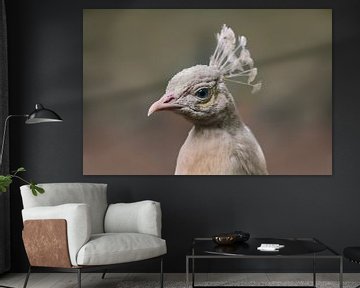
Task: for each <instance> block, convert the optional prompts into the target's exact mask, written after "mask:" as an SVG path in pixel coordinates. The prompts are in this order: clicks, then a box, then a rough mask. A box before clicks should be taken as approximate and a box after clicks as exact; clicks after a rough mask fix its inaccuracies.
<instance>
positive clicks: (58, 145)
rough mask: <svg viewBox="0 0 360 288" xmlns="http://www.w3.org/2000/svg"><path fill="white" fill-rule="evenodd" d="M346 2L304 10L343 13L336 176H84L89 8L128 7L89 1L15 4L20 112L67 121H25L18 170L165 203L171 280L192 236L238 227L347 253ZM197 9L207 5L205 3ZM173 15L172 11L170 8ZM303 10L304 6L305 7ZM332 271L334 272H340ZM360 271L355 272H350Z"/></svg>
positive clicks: (15, 93) (352, 32) (350, 45)
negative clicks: (85, 14)
mask: <svg viewBox="0 0 360 288" xmlns="http://www.w3.org/2000/svg"><path fill="white" fill-rule="evenodd" d="M121 2H122V3H123V4H122V5H125V4H124V3H128V4H127V5H126V7H128V8H129V7H144V6H142V5H141V2H145V1H138V2H135V3H136V4H130V3H131V2H130V1H124V2H123V1H121ZM163 2H164V3H165V1H163ZM248 2H250V1H246V2H241V7H249V8H257V7H273V8H277V7H292V6H294V5H292V6H291V5H290V4H291V2H294V1H251V4H250V3H248ZM269 2H270V3H269ZM287 2H288V3H287ZM340 2H341V1H336V2H334V1H311V3H310V2H309V3H306V5H305V2H304V4H303V6H304V7H310V6H311V7H313V8H318V7H320V8H333V9H334V13H333V15H334V46H333V47H334V75H333V78H334V82H333V83H334V84H333V88H334V90H333V91H334V93H333V104H334V108H333V147H334V148H333V149H334V160H333V164H334V175H333V176H329V177H328V176H291V177H289V176H288V177H281V176H270V177H173V176H166V177H160V176H159V177H154V176H83V175H82V149H83V148H82V119H83V118H82V9H83V8H117V7H121V6H120V5H121V4H119V3H120V2H119V1H100V0H99V1H86V3H85V1H80V0H76V1H74V0H73V1H63V0H56V1H55V0H54V1H45V0H32V1H18V0H11V1H7V4H8V21H9V31H8V33H9V57H10V59H9V77H10V111H11V112H12V113H24V112H27V111H29V110H31V109H32V105H33V104H34V103H38V102H40V103H43V104H46V105H47V106H49V107H52V108H53V109H55V110H56V111H57V112H58V113H59V114H60V115H61V116H62V117H63V118H64V119H65V122H64V123H63V124H60V125H51V126H47V125H46V124H44V125H35V126H28V127H26V128H25V127H24V124H23V123H22V121H20V120H19V121H18V120H15V121H13V122H12V125H11V135H10V136H11V166H12V168H13V169H15V168H16V167H18V166H19V165H23V166H25V167H26V168H27V169H28V170H29V171H31V172H28V174H27V177H29V178H32V179H36V181H38V182H75V181H82V182H106V183H108V184H109V201H110V202H119V201H125V202H130V201H137V200H142V199H154V200H157V201H160V202H161V204H162V209H163V236H164V237H165V238H166V240H167V243H168V251H169V253H168V257H167V260H166V264H165V270H166V271H168V272H170V271H171V272H180V271H184V269H185V265H184V264H185V257H184V255H185V253H186V252H187V251H188V248H189V245H190V243H191V239H192V237H195V236H208V235H212V234H214V233H216V232H219V231H228V230H233V229H243V230H246V231H249V232H251V234H252V235H254V236H269V235H270V236H274V237H294V236H301V237H307V236H314V237H317V238H319V239H321V240H323V241H324V242H326V243H327V244H329V245H330V246H332V247H334V248H335V249H337V250H339V251H341V250H342V248H343V247H344V246H349V245H360V229H359V227H360V226H359V219H360V217H359V216H360V212H359V203H360V195H359V190H358V186H359V183H360V177H359V168H358V167H359V164H358V163H359V161H360V155H359V136H360V129H359V126H358V125H359V123H360V113H359V112H358V110H359V108H358V105H357V104H358V103H359V97H360V96H359V95H358V94H359V93H358V87H357V85H356V84H357V81H358V75H359V72H358V69H359V55H358V53H359V51H360V49H359V43H358V42H359V28H358V27H360V20H359V19H360V18H359V17H358V12H359V3H357V2H356V1H347V2H346V4H340ZM157 3H158V6H160V7H162V6H163V5H161V2H159V1H157ZM204 3H206V5H208V6H212V7H216V6H220V7H239V5H240V4H236V3H238V1H232V2H230V1H229V2H227V3H228V4H224V3H222V4H219V3H220V2H219V3H217V2H216V1H204ZM212 3H213V4H212ZM192 5H193V6H197V7H201V3H200V1H196V2H195V4H192ZM271 5H272V6H271ZM167 7H172V5H169V4H167ZM297 7H302V6H301V5H300V4H297ZM356 10H357V11H356ZM304 21H306V19H304ZM11 192H12V194H11V213H12V270H13V271H24V269H25V267H26V265H27V260H26V256H25V254H24V250H23V245H22V241H21V229H22V226H21V223H22V222H21V208H22V204H21V199H20V195H19V193H18V190H17V184H16V183H15V185H13V186H12V191H11ZM226 263H229V262H226ZM155 264H156V263H148V264H136V265H129V266H127V265H125V266H124V270H127V271H151V270H152V271H155V269H157V266H155ZM230 264H231V265H230ZM232 264H233V263H229V265H221V266H222V267H216V266H215V264H209V267H210V268H213V269H217V268H219V269H223V270H226V269H230V266H231V267H234V265H232ZM296 265H297V264H294V267H296ZM304 265H305V264H304ZM324 266H326V267H328V266H327V265H325V264H324ZM330 266H331V265H330ZM330 266H329V267H328V268H329V269H335V268H336V267H337V266H336V267H334V266H331V267H330ZM246 267H248V268H249V269H252V268H254V267H257V268H259V269H268V270H277V269H280V268H283V267H285V264H284V263H279V264H277V265H274V266H272V265H266V263H262V262H261V263H259V262H257V263H254V262H251V263H248V266H246ZM306 267H307V266H304V269H305V268H306ZM310 267H311V266H310ZM205 268H206V267H205ZM210 268H209V269H210ZM287 268H288V269H290V268H289V267H287ZM359 268H360V267H358V266H354V265H347V266H346V269H347V270H356V269H359ZM294 269H295V268H294ZM304 271H305V270H304Z"/></svg>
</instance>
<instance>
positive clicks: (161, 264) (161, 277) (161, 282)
mask: <svg viewBox="0 0 360 288" xmlns="http://www.w3.org/2000/svg"><path fill="white" fill-rule="evenodd" d="M163 262H164V260H163V257H161V260H160V287H161V288H163V287H164V269H163V264H164V263H163Z"/></svg>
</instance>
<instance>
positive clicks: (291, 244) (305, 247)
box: [191, 238, 341, 258]
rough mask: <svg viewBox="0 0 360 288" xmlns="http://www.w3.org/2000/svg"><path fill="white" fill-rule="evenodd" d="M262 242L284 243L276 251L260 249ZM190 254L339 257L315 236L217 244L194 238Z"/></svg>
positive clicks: (206, 239)
mask: <svg viewBox="0 0 360 288" xmlns="http://www.w3.org/2000/svg"><path fill="white" fill-rule="evenodd" d="M262 243H264V244H280V245H284V247H283V248H281V249H279V250H278V251H271V252H270V251H260V250H258V249H257V247H259V246H260V245H261V244H262ZM191 254H192V256H206V255H208V256H212V257H221V256H227V257H231V256H234V257H248V258H249V257H267V256H269V257H273V256H277V257H279V256H280V257H281V256H282V257H287V256H288V257H296V256H298V257H303V256H310V257H313V256H317V257H318V256H319V257H321V256H322V257H341V256H340V255H339V254H338V253H337V252H336V251H335V250H333V249H331V248H330V247H328V246H327V245H325V244H324V243H322V242H320V241H319V240H317V239H315V238H250V239H249V240H248V241H246V242H243V243H237V244H233V245H217V244H216V243H214V242H213V241H212V239H211V238H195V239H193V245H192V251H191Z"/></svg>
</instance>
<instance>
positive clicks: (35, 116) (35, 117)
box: [25, 104, 63, 124]
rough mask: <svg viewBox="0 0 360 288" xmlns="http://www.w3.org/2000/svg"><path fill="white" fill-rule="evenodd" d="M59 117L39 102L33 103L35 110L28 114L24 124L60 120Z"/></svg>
mask: <svg viewBox="0 0 360 288" xmlns="http://www.w3.org/2000/svg"><path fill="white" fill-rule="evenodd" d="M62 121H63V120H62V119H61V117H60V116H59V115H58V114H56V113H55V112H54V111H52V110H50V109H47V108H45V107H44V106H43V105H41V104H36V105H35V110H34V111H33V112H31V113H30V114H29V116H28V117H27V119H26V121H25V123H26V124H38V123H46V122H62Z"/></svg>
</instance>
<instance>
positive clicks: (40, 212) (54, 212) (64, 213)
mask: <svg viewBox="0 0 360 288" xmlns="http://www.w3.org/2000/svg"><path fill="white" fill-rule="evenodd" d="M22 216H23V221H26V220H44V219H64V220H66V226H67V240H68V247H69V254H70V260H71V264H72V265H73V266H76V265H77V262H76V256H77V253H78V251H79V250H80V248H81V247H82V246H83V245H84V244H85V243H86V242H88V241H89V239H90V235H91V222H90V212H89V206H88V205H86V204H82V203H77V204H75V203H71V204H64V205H58V206H42V207H33V208H27V209H23V210H22ZM39 239H41V237H40V236H38V237H37V238H36V239H34V241H39Z"/></svg>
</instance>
